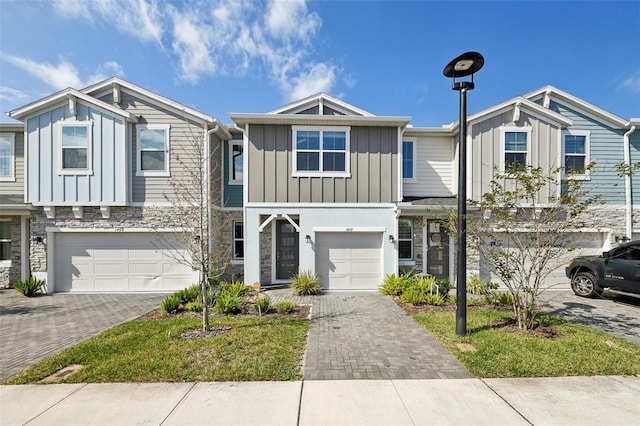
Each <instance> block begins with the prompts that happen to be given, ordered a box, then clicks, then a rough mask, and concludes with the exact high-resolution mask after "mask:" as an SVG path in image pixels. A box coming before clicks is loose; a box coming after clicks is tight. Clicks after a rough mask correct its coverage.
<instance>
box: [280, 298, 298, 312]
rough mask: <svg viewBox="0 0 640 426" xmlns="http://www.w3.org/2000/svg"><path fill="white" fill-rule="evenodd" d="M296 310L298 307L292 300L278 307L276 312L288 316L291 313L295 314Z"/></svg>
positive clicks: (281, 303)
mask: <svg viewBox="0 0 640 426" xmlns="http://www.w3.org/2000/svg"><path fill="white" fill-rule="evenodd" d="M295 308H296V305H295V304H294V303H293V302H292V301H290V300H285V301H283V302H280V303H278V304H277V305H276V311H278V313H279V314H288V313H289V312H293V310H294V309H295Z"/></svg>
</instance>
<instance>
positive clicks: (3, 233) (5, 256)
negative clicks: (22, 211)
mask: <svg viewBox="0 0 640 426" xmlns="http://www.w3.org/2000/svg"><path fill="white" fill-rule="evenodd" d="M0 262H11V222H9V221H2V222H0Z"/></svg>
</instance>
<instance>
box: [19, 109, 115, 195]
mask: <svg viewBox="0 0 640 426" xmlns="http://www.w3.org/2000/svg"><path fill="white" fill-rule="evenodd" d="M77 109H78V114H77V115H76V117H75V120H77V121H91V122H92V126H91V132H92V133H91V138H92V140H91V147H90V156H91V170H92V173H90V174H77V175H74V174H60V173H59V171H60V142H61V141H60V134H59V128H58V126H57V124H59V123H60V122H62V121H65V120H66V121H73V118H72V117H71V115H70V114H69V108H68V106H67V105H62V106H60V107H57V108H53V109H51V110H49V111H46V112H44V113H41V114H39V115H37V116H34V117H32V118H30V119H28V120H27V127H26V129H27V144H26V145H27V159H28V164H27V170H28V174H27V185H26V196H27V202H30V203H34V204H36V205H38V204H49V205H124V204H126V202H127V199H126V197H127V192H126V189H127V170H126V132H125V123H124V121H123V120H122V119H121V118H119V117H114V116H112V115H110V114H107V113H106V112H104V111H102V110H97V109H94V108H91V107H90V106H88V105H85V104H81V103H78V105H77Z"/></svg>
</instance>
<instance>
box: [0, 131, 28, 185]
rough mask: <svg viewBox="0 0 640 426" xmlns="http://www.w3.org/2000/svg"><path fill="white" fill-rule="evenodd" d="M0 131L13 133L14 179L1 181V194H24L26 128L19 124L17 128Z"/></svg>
mask: <svg viewBox="0 0 640 426" xmlns="http://www.w3.org/2000/svg"><path fill="white" fill-rule="evenodd" d="M0 133H5V134H10V135H13V158H14V170H13V173H14V175H13V176H14V178H15V179H14V180H13V181H9V180H3V181H2V182H0V194H2V195H22V194H24V130H23V129H22V126H20V125H18V127H17V128H15V129H13V128H12V129H7V128H6V127H5V130H1V129H0Z"/></svg>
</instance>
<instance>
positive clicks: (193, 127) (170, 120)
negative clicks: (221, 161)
mask: <svg viewBox="0 0 640 426" xmlns="http://www.w3.org/2000/svg"><path fill="white" fill-rule="evenodd" d="M101 100H102V101H104V102H107V103H111V102H112V97H111V94H108V95H107V96H105V97H102V98H101ZM118 106H119V107H120V108H122V109H124V110H126V111H128V112H130V113H132V114H135V115H137V116H138V117H139V119H138V123H137V124H168V125H170V129H169V135H170V136H169V137H170V139H169V146H170V152H171V155H170V172H171V176H169V177H165V176H136V171H137V145H136V124H135V123H134V124H131V132H130V133H131V146H130V153H131V155H130V162H129V170H130V173H131V179H132V181H133V184H132V196H131V201H133V202H134V203H136V202H138V203H140V202H144V203H162V202H166V201H167V200H166V199H165V196H164V194H166V195H167V196H168V197H170V198H171V196H172V194H173V193H174V189H173V187H172V186H171V183H170V182H171V181H172V180H173V181H176V180H182V182H186V180H185V179H188V177H187V176H188V173H186V170H187V169H188V168H192V167H199V166H198V165H197V163H198V162H197V157H199V154H198V152H197V150H198V149H200V148H198V147H197V145H199V146H200V147H202V146H203V141H204V130H203V126H202V125H200V124H198V123H194V122H192V121H190V120H188V119H187V118H186V117H184V116H181V115H179V114H176V113H174V112H172V111H169V110H166V109H162V108H160V107H159V106H158V105H156V104H153V103H151V102H148V101H147V100H145V99H141V98H139V97H136V96H134V95H132V94H131V93H128V92H125V91H124V90H123V91H122V92H121V94H120V104H119V105H118ZM178 158H179V159H180V160H178ZM177 186H178V187H179V186H181V184H178V185H177Z"/></svg>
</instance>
